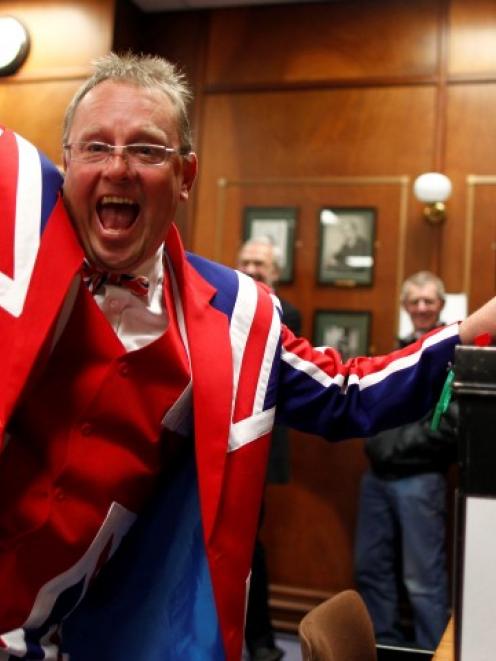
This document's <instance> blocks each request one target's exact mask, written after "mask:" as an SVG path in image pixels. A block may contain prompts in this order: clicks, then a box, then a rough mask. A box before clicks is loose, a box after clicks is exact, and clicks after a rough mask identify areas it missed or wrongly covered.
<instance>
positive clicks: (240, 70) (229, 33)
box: [206, 0, 440, 87]
mask: <svg viewBox="0 0 496 661" xmlns="http://www.w3.org/2000/svg"><path fill="white" fill-rule="evenodd" d="M439 7H440V0H437V1H436V0H416V1H415V2H408V3H405V2H402V1H401V0H383V1H382V2H380V3H378V2H375V1H374V0H365V1H364V0H351V1H348V2H332V3H318V4H315V5H312V4H310V5H309V4H304V5H296V6H293V7H288V6H274V7H262V8H260V7H248V8H243V9H236V10H229V9H227V10H223V11H216V12H214V13H213V14H212V28H211V31H210V40H209V50H208V57H207V74H206V84H207V85H208V86H213V87H215V86H219V87H224V86H233V87H239V86H241V85H260V84H264V85H272V86H276V87H277V86H278V85H280V84H281V83H287V82H291V83H308V82H309V81H323V80H329V79H336V80H340V79H341V80H344V79H348V80H351V79H363V78H365V79H367V78H371V77H374V76H375V77H381V78H382V77H399V78H403V77H405V76H433V75H434V73H435V71H436V65H437V39H436V20H437V15H438V12H439Z"/></svg>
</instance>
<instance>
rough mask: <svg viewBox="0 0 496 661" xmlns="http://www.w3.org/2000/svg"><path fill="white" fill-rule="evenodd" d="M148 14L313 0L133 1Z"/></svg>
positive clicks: (309, 0)
mask: <svg viewBox="0 0 496 661" xmlns="http://www.w3.org/2000/svg"><path fill="white" fill-rule="evenodd" d="M132 1H133V3H134V4H135V5H137V6H138V7H139V8H140V9H142V10H143V11H146V12H154V11H172V10H177V9H206V8H209V7H238V6H240V5H274V4H278V5H282V4H289V3H293V4H294V3H300V4H301V3H302V2H311V1H312V0H132Z"/></svg>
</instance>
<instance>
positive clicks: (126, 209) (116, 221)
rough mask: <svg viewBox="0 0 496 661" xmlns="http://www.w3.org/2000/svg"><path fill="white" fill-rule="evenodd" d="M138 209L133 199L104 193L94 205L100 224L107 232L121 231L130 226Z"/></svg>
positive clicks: (136, 215)
mask: <svg viewBox="0 0 496 661" xmlns="http://www.w3.org/2000/svg"><path fill="white" fill-rule="evenodd" d="M139 210H140V207H139V204H137V203H136V202H135V201H134V200H131V199H130V198H128V197H118V196H116V195H105V196H104V197H102V198H101V199H100V200H99V201H98V203H97V205H96V211H97V214H98V218H99V220H100V224H101V226H102V227H103V229H104V230H106V231H109V232H122V231H123V230H127V229H129V228H130V227H132V225H133V224H134V222H135V220H136V218H137V217H138V213H139Z"/></svg>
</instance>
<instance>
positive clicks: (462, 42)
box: [448, 0, 496, 78]
mask: <svg viewBox="0 0 496 661" xmlns="http://www.w3.org/2000/svg"><path fill="white" fill-rule="evenodd" d="M449 27H450V38H449V60H448V72H449V74H450V75H451V76H459V77H460V76H466V75H479V76H484V75H490V76H492V77H493V78H494V76H496V39H495V36H494V35H495V32H496V3H495V2H494V0H475V2H466V0H452V2H451V6H450V23H449Z"/></svg>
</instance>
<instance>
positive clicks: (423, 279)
mask: <svg viewBox="0 0 496 661" xmlns="http://www.w3.org/2000/svg"><path fill="white" fill-rule="evenodd" d="M430 283H432V284H434V285H435V287H436V293H437V296H438V298H439V299H440V300H441V301H444V300H445V299H446V290H445V288H444V282H443V281H442V280H441V278H438V277H437V275H434V273H431V271H418V272H417V273H414V274H413V275H411V276H410V277H409V278H407V279H406V280H405V281H404V283H403V286H402V287H401V296H400V300H401V302H402V303H404V302H405V301H406V299H407V297H408V290H409V289H410V287H411V286H412V285H413V286H414V287H423V286H424V285H428V284H430Z"/></svg>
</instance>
